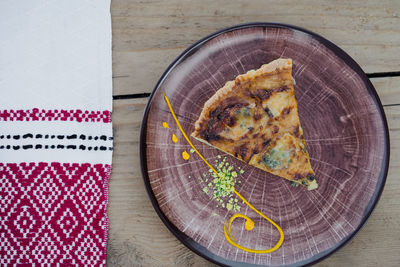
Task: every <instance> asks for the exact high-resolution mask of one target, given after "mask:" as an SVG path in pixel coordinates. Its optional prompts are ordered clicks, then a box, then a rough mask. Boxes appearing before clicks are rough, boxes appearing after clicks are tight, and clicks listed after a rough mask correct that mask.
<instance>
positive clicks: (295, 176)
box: [294, 173, 303, 180]
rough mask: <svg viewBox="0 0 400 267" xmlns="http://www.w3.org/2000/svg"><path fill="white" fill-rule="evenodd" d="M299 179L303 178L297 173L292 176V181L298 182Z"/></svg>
mask: <svg viewBox="0 0 400 267" xmlns="http://www.w3.org/2000/svg"><path fill="white" fill-rule="evenodd" d="M301 178H303V176H302V175H301V174H299V173H296V174H295V175H294V179H295V180H299V179H301Z"/></svg>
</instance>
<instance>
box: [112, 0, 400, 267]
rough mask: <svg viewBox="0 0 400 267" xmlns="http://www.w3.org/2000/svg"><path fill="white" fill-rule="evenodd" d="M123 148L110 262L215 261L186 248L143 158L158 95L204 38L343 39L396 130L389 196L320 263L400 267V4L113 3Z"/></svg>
mask: <svg viewBox="0 0 400 267" xmlns="http://www.w3.org/2000/svg"><path fill="white" fill-rule="evenodd" d="M111 14H112V23H113V76H114V77H113V78H114V79H113V81H114V113H113V123H114V134H115V143H114V145H115V150H114V157H113V171H112V175H111V180H110V203H109V209H108V214H109V217H110V229H109V243H108V248H107V262H108V265H109V266H212V265H213V264H212V263H210V262H208V261H206V260H205V259H203V258H201V257H199V256H197V255H196V254H194V253H193V252H191V251H190V250H189V249H187V248H186V247H185V246H184V245H182V244H181V243H180V242H179V241H178V240H177V239H176V238H175V237H174V236H173V235H172V234H171V233H170V232H169V231H168V229H167V228H166V227H165V226H164V224H163V223H162V222H161V220H160V219H159V217H158V215H157V214H156V212H155V211H154V209H153V207H152V205H151V203H150V200H149V198H148V196H147V193H146V191H145V188H144V183H143V181H142V176H141V172H140V164H139V131H140V124H141V120H142V115H143V111H144V108H145V106H146V103H147V101H148V95H149V93H150V92H151V91H152V90H153V88H154V86H155V84H156V82H157V80H158V78H159V77H160V76H161V74H162V73H163V71H164V70H165V68H166V67H167V66H168V65H169V63H170V62H172V60H173V59H174V58H175V57H177V56H178V55H179V54H180V53H181V52H182V51H183V50H184V49H185V48H186V47H188V46H189V45H191V44H192V43H194V42H196V41H197V40H199V39H200V38H202V37H204V36H206V35H208V34H210V33H212V32H214V31H216V30H219V29H221V28H224V27H228V26H232V25H235V24H239V23H245V22H253V21H269V22H282V23H287V24H293V25H297V26H300V27H304V28H307V29H309V30H311V31H314V32H316V33H318V34H320V35H322V36H324V37H325V38H327V39H329V40H331V41H333V42H334V43H336V44H337V45H338V46H340V47H341V48H342V49H344V50H345V51H346V52H347V53H348V54H350V56H352V57H353V58H354V59H355V60H356V61H357V62H358V63H359V64H360V65H361V67H362V68H363V69H364V71H365V72H366V73H368V75H369V77H370V79H371V81H372V83H373V84H374V86H375V88H376V90H377V92H378V94H379V96H380V99H381V101H382V103H383V105H384V109H385V112H386V116H387V119H388V123H389V128H390V141H391V162H390V169H389V175H388V178H387V182H386V186H385V189H384V192H383V194H382V197H381V200H380V201H379V204H378V205H377V207H376V210H375V211H374V213H373V214H372V216H371V218H370V219H369V220H368V222H367V223H366V225H365V227H364V228H363V229H362V230H361V231H360V232H359V234H358V235H357V236H356V237H355V238H354V239H353V240H352V241H351V242H349V244H348V245H346V246H345V247H344V248H343V249H341V250H339V251H338V252H337V253H335V254H334V255H332V256H331V257H329V258H328V259H326V260H324V261H322V262H321V263H319V264H317V265H319V266H398V265H399V264H400V253H399V252H400V227H399V225H400V223H399V222H400V179H399V174H400V160H399V159H400V1H398V0H383V1H375V0H359V1H348V0H336V1H330V0H324V1H317V0H315V1H312V0H306V1H300V0H299V1H294V0H293V1H288V0H281V1H265V0H257V1H251V0H247V1H233V0H225V1H217V0H203V1H199V0H189V1H177V0H166V1H157V0H154V1H151V0H149V1H140V0H113V1H112V6H111Z"/></svg>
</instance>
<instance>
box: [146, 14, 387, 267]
mask: <svg viewBox="0 0 400 267" xmlns="http://www.w3.org/2000/svg"><path fill="white" fill-rule="evenodd" d="M254 27H262V28H268V27H274V28H286V29H290V30H294V31H297V32H301V33H304V34H307V35H310V36H311V37H312V38H315V39H316V40H317V41H319V42H321V43H322V44H323V45H325V46H326V47H327V48H328V49H329V50H331V51H332V52H334V53H335V55H336V56H338V57H339V58H341V59H342V60H343V61H344V62H346V63H347V65H348V66H349V67H350V68H351V69H353V71H354V72H356V73H357V74H358V75H359V77H360V78H361V79H362V81H363V82H364V84H365V86H366V88H367V90H368V92H369V93H370V95H371V98H372V100H373V101H374V103H375V105H376V107H377V108H378V112H379V115H380V117H381V120H382V123H383V130H384V155H383V159H382V169H381V171H380V173H379V177H378V182H377V185H376V188H375V191H374V194H373V195H372V196H371V199H370V201H369V202H368V204H367V206H366V207H365V211H364V214H363V217H362V219H361V222H360V224H359V225H358V226H357V228H356V230H354V232H353V233H351V234H350V235H348V236H346V237H345V238H344V239H342V240H341V241H340V242H339V243H337V245H336V246H335V247H333V248H330V249H328V250H325V251H322V252H320V253H318V254H316V255H314V256H313V257H311V258H309V259H307V260H304V261H302V262H297V263H294V264H291V265H283V266H309V265H313V264H316V263H318V262H320V261H322V260H324V259H326V258H327V257H329V256H331V255H332V254H333V253H335V252H337V251H338V250H340V249H341V248H343V247H344V246H345V245H346V244H348V242H349V241H350V240H352V239H353V238H354V237H355V236H356V235H357V234H358V233H359V232H360V230H361V229H362V228H363V227H364V226H365V224H366V222H367V221H368V219H369V218H370V216H371V214H372V212H373V211H374V210H375V208H376V205H377V203H378V202H379V199H380V197H381V195H382V192H383V189H384V187H385V184H386V180H387V175H388V169H389V161H390V160H389V159H390V137H389V127H388V124H387V119H386V114H385V111H384V109H383V106H382V103H381V101H380V99H379V96H378V94H377V92H376V89H375V87H374V86H373V85H372V83H371V81H370V79H369V78H368V77H367V75H366V74H365V72H364V71H363V70H362V68H361V67H360V66H359V65H358V63H357V62H356V61H355V60H354V59H353V58H352V57H351V56H350V55H348V54H347V53H346V52H345V51H344V50H343V49H341V48H340V47H338V46H337V45H335V44H334V43H333V42H331V41H329V40H328V39H325V38H324V37H322V36H321V35H319V34H317V33H314V32H312V31H310V30H307V29H304V28H302V27H298V26H294V25H290V24H285V23H276V22H249V23H243V24H237V25H234V26H230V27H226V28H223V29H221V30H218V31H216V32H214V33H211V34H209V35H207V36H206V37H204V38H202V39H200V40H198V41H197V42H195V43H194V44H192V45H190V46H189V47H188V48H186V49H185V50H184V51H183V52H182V53H181V54H180V55H179V56H177V57H176V58H175V59H174V61H172V63H171V64H170V65H169V66H168V67H167V69H166V70H165V71H164V73H163V74H162V75H161V77H160V78H159V80H158V81H157V83H156V86H155V87H154V89H153V91H152V92H151V94H150V96H149V100H148V102H147V104H146V108H145V110H144V113H143V118H142V122H141V127H140V136H139V154H140V167H141V173H142V178H143V182H144V184H145V188H146V191H147V194H148V196H149V198H150V201H151V203H152V205H153V208H154V210H155V211H156V213H157V215H158V216H159V217H160V219H161V221H162V222H163V223H164V224H165V226H166V227H167V228H168V229H169V230H170V232H171V233H172V234H173V235H174V236H175V237H176V238H177V239H178V240H179V241H180V242H181V243H183V244H184V245H185V246H186V247H187V248H189V249H190V250H191V251H193V252H194V253H196V254H197V255H199V256H201V257H203V258H205V259H207V260H209V261H211V262H212V263H215V264H218V265H221V266H261V265H256V264H249V263H244V262H237V261H230V260H227V259H225V258H223V257H220V256H217V255H215V254H214V253H212V252H211V251H209V250H208V249H207V248H205V247H203V246H202V245H200V244H199V243H197V242H196V241H194V240H193V239H192V238H190V237H189V236H187V235H186V234H185V233H183V232H181V231H180V230H179V229H178V228H177V227H176V226H175V225H174V224H173V223H171V222H170V221H169V219H168V218H167V217H166V215H165V214H164V213H163V212H162V210H161V208H160V207H159V205H158V201H157V199H156V197H155V195H154V192H153V190H152V189H151V185H150V179H149V176H148V169H147V161H146V133H147V119H148V115H149V111H150V107H151V105H152V102H153V97H154V95H155V93H156V91H157V90H158V89H159V87H160V85H161V84H162V82H163V81H164V80H165V79H166V77H167V76H168V75H169V73H170V72H171V71H172V70H173V69H174V68H175V67H176V66H177V65H178V64H179V63H180V62H182V61H184V60H185V59H186V58H187V57H189V56H190V55H192V54H193V53H195V52H196V51H197V50H198V49H200V47H201V46H202V45H203V44H205V43H207V42H208V41H210V40H212V39H214V38H215V37H217V36H219V35H222V34H225V33H228V32H232V31H236V30H240V29H246V28H254Z"/></svg>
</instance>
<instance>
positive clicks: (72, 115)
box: [0, 108, 111, 123]
mask: <svg viewBox="0 0 400 267" xmlns="http://www.w3.org/2000/svg"><path fill="white" fill-rule="evenodd" d="M0 121H77V122H104V123H109V122H111V112H110V111H108V110H103V111H88V110H85V111H82V110H80V109H77V110H63V109H61V110H57V109H54V110H44V109H42V110H39V109H38V108H34V109H27V110H22V109H19V110H12V109H11V110H0Z"/></svg>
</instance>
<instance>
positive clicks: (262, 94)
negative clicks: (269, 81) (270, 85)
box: [253, 89, 271, 100]
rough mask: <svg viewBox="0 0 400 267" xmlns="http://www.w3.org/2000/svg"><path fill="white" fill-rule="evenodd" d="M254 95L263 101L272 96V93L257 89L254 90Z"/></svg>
mask: <svg viewBox="0 0 400 267" xmlns="http://www.w3.org/2000/svg"><path fill="white" fill-rule="evenodd" d="M253 95H254V96H256V97H258V98H259V99H261V100H265V99H268V98H269V97H270V96H271V91H270V90H264V89H257V90H254V92H253Z"/></svg>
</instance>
